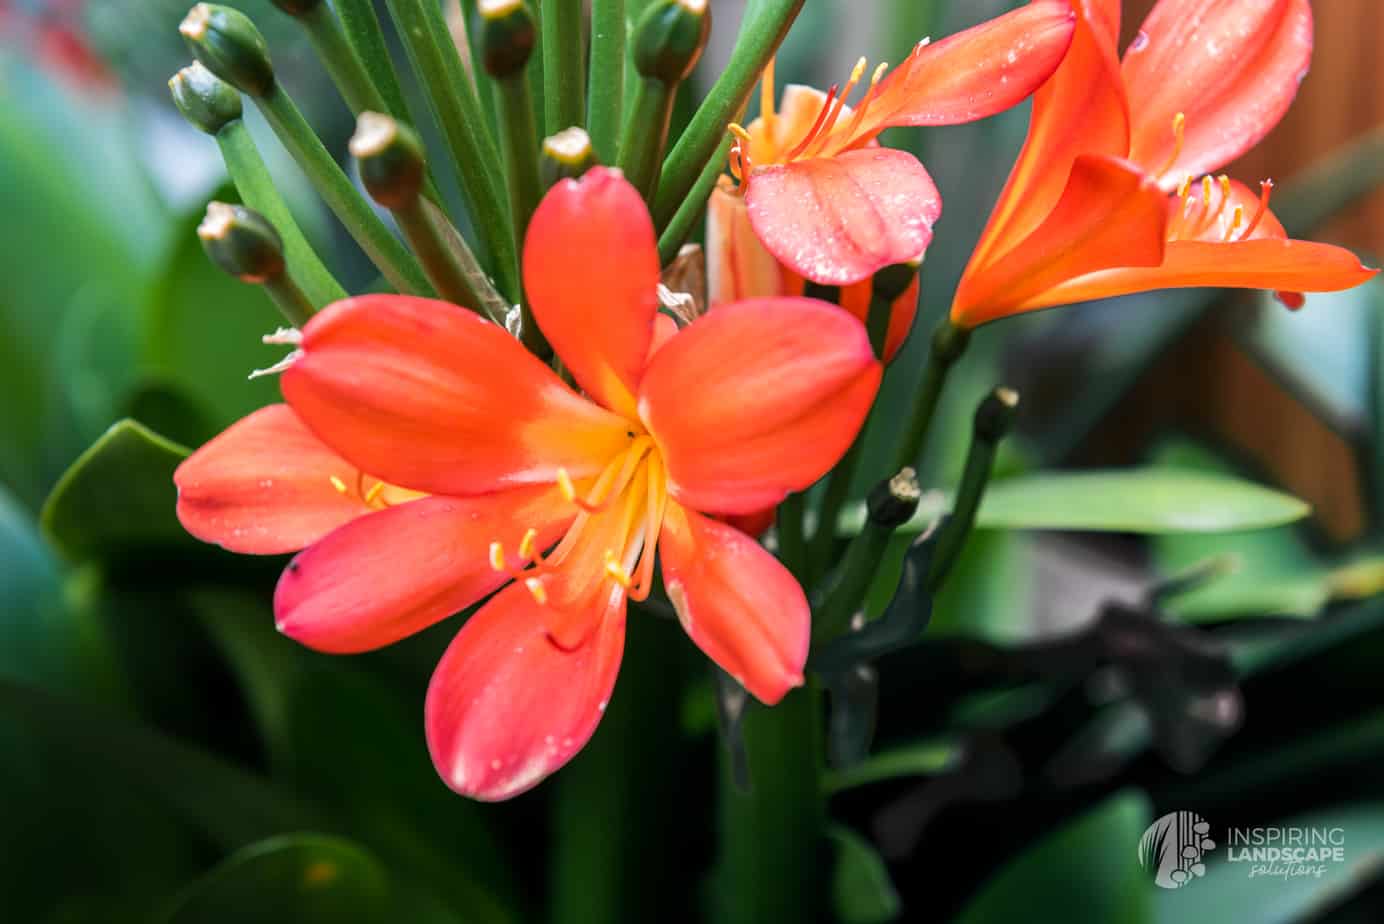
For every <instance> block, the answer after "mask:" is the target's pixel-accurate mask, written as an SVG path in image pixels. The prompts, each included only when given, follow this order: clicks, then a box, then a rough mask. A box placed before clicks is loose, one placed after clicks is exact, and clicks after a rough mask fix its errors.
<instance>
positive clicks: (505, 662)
mask: <svg viewBox="0 0 1384 924" xmlns="http://www.w3.org/2000/svg"><path fill="white" fill-rule="evenodd" d="M540 610H541V606H540V604H539V603H537V602H536V601H535V600H534V599H533V596H532V595H531V594H530V593H529V592H528V591H527V590H526V589H525V588H524V587H523V585H521V584H515V585H512V586H510V587H507V588H505V589H504V590H503V591H501V592H500V593H499V594H497V595H496V596H495V598H494V599H493V600H491V601H490V602H489V603H487V604H486V605H485V606H484V607H482V608H481V609H480V611H479V612H477V613H476V615H474V616H472V617H471V619H470V620H469V621H468V622H467V623H466V625H465V626H463V627H462V629H461V632H459V633H458V634H457V637H456V639H454V640H453V642H452V644H451V646H450V647H449V648H448V649H447V653H446V654H444V655H443V656H442V661H441V663H439V664H438V666H437V670H436V671H435V672H434V673H433V677H432V683H431V684H430V685H429V686H428V698H427V705H426V707H425V711H424V724H425V727H426V729H427V736H428V750H429V751H430V752H431V753H432V759H433V764H434V766H436V767H437V772H438V775H440V776H441V777H442V779H443V781H444V782H445V783H446V784H447V785H448V786H450V787H451V788H452V789H454V790H456V791H457V792H459V793H461V794H462V795H465V796H470V797H471V798H473V799H481V800H484V801H488V802H493V801H498V800H501V799H508V798H510V797H512V796H516V795H518V794H519V793H521V792H524V791H525V790H527V789H531V788H532V787H534V786H536V785H537V784H538V783H539V782H541V781H542V780H543V778H544V777H546V776H548V774H550V773H552V772H553V771H554V770H557V769H558V768H559V767H561V766H562V765H563V764H565V763H567V761H569V760H571V759H572V757H573V755H575V754H576V753H577V751H579V750H581V748H582V746H583V745H585V744H586V742H587V741H588V740H589V739H590V738H591V735H592V733H593V732H594V731H595V730H596V725H597V724H598V723H599V722H600V720H601V715H602V714H603V713H604V712H605V708H606V703H607V702H609V700H610V694H611V690H612V689H613V688H614V686H615V675H616V673H617V672H618V671H619V668H620V656H621V654H622V652H623V649H624V642H625V595H624V593H623V591H621V590H620V588H619V587H616V588H615V589H614V590H613V591H612V592H611V594H610V596H609V599H608V600H607V601H606V607H605V611H604V612H603V613H602V614H601V616H600V618H599V621H598V626H597V628H596V630H595V632H594V633H593V634H592V636H591V637H590V638H589V639H588V640H587V642H586V644H584V645H582V646H581V647H580V648H577V649H575V650H572V651H565V650H563V649H561V648H558V647H557V646H556V645H554V644H553V643H552V642H550V641H549V640H548V637H547V633H546V629H545V628H544V623H543V614H542V613H541V612H540Z"/></svg>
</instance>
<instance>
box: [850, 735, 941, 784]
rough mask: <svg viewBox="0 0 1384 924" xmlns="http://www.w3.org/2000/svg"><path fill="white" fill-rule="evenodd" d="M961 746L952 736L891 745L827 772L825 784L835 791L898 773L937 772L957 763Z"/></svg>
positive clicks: (910, 774) (930, 773)
mask: <svg viewBox="0 0 1384 924" xmlns="http://www.w3.org/2000/svg"><path fill="white" fill-rule="evenodd" d="M962 748H963V746H962V744H961V742H960V741H958V740H955V739H951V738H942V739H938V740H936V741H925V742H920V743H918V744H912V745H907V746H904V747H898V748H893V749H891V750H888V751H883V752H881V753H879V754H875V755H874V756H873V757H869V758H867V759H865V760H863V761H861V762H860V763H858V764H856V765H855V766H854V767H850V768H848V769H845V770H836V771H831V772H828V773H827V776H826V781H825V784H824V785H825V786H826V789H827V791H828V792H833V793H834V792H840V791H842V790H844V789H853V788H855V787H857V786H866V785H869V784H870V783H879V782H883V781H884V780H896V779H899V778H900V777H915V776H937V775H939V774H942V773H946V772H948V771H950V770H953V769H955V768H956V767H957V766H959V765H960V763H961V760H962V757H963V750H962Z"/></svg>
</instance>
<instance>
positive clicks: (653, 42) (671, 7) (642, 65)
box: [634, 0, 711, 86]
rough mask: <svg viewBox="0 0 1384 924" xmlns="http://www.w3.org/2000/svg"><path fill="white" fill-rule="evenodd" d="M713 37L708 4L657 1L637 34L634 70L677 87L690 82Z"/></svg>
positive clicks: (684, 0) (685, 0)
mask: <svg viewBox="0 0 1384 924" xmlns="http://www.w3.org/2000/svg"><path fill="white" fill-rule="evenodd" d="M710 35H711V11H710V10H709V9H707V0H658V2H656V3H653V4H652V5H650V6H649V7H648V8H646V9H645V11H644V15H643V16H641V17H640V19H639V24H638V25H637V26H636V27H635V30H634V68H635V70H637V71H638V72H639V73H640V74H641V75H643V76H645V77H649V78H651V79H654V80H658V81H660V82H662V83H663V84H665V85H667V86H675V85H677V84H679V83H681V82H682V81H684V80H686V79H687V76H688V75H689V74H691V73H692V69H693V68H694V67H696V66H697V60H698V59H699V58H701V56H702V49H704V48H705V47H706V42H707V39H708V38H709V37H710Z"/></svg>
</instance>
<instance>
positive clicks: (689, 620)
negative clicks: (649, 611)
mask: <svg viewBox="0 0 1384 924" xmlns="http://www.w3.org/2000/svg"><path fill="white" fill-rule="evenodd" d="M659 551H660V553H661V554H662V556H663V581H664V585H665V586H666V587H667V588H668V599H669V600H671V601H672V602H673V607H674V608H675V609H676V610H677V613H678V620H679V621H680V622H681V623H682V627H683V628H684V629H685V630H687V634H688V636H689V637H690V638H691V639H692V641H693V642H695V643H696V645H697V647H698V648H700V649H701V650H702V651H704V652H706V655H707V657H709V658H711V660H713V661H715V662H716V663H717V664H718V665H719V666H720V667H721V669H722V670H724V671H725V672H726V673H728V674H730V675H731V676H732V677H734V678H735V679H736V680H737V681H739V682H740V683H741V684H742V685H743V686H744V687H745V689H747V690H749V691H750V692H751V693H753V694H754V695H755V697H756V698H758V699H759V700H760V701H762V702H764V703H766V704H768V705H770V706H772V705H774V704H775V703H777V702H778V701H779V700H780V699H782V698H783V695H784V694H785V693H787V692H788V691H789V690H791V689H792V688H793V687H796V686H798V685H800V684H801V683H802V682H803V665H804V664H805V663H806V662H807V649H808V644H809V642H810V640H811V635H812V616H811V611H810V609H809V608H808V604H807V597H806V595H804V594H803V590H802V588H801V587H800V586H799V585H798V582H797V581H796V580H795V579H794V578H793V575H791V574H789V573H788V570H787V569H786V568H784V567H783V565H781V564H779V561H778V559H776V558H774V556H772V555H770V554H769V553H768V552H766V551H765V550H764V548H763V547H762V546H760V544H759V543H757V542H755V541H754V540H753V539H751V538H750V537H748V536H746V535H745V534H744V533H742V532H740V531H739V530H737V529H735V528H734V527H731V526H728V525H727V524H725V523H721V522H718V521H716V520H712V519H708V518H707V517H704V516H702V515H701V514H699V513H697V512H696V511H693V510H687V509H685V508H683V507H682V506H681V505H679V504H677V503H672V504H669V508H668V513H667V515H666V517H665V519H664V527H663V534H662V537H661V538H660V540H659Z"/></svg>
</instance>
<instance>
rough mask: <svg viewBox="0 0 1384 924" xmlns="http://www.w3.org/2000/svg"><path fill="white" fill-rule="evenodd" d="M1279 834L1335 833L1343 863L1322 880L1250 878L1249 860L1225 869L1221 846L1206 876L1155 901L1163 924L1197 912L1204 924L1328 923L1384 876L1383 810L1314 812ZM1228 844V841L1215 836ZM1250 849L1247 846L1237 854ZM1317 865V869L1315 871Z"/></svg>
mask: <svg viewBox="0 0 1384 924" xmlns="http://www.w3.org/2000/svg"><path fill="white" fill-rule="evenodd" d="M1211 821H1212V831H1213V832H1215V833H1218V834H1222V835H1228V828H1229V825H1224V824H1218V823H1217V819H1214V818H1213V819H1211ZM1274 826H1275V827H1279V828H1305V829H1308V830H1327V831H1329V830H1331V829H1333V828H1339V829H1340V831H1341V834H1342V836H1343V839H1344V848H1345V859H1344V861H1343V862H1335V861H1328V862H1325V863H1323V864H1321V866H1322V867H1323V869H1322V874H1321V876H1319V877H1318V876H1292V877H1287V878H1285V877H1283V876H1265V875H1260V876H1256V877H1254V878H1250V871H1251V869H1252V867H1253V866H1254V865H1255V864H1254V863H1252V862H1249V861H1240V860H1237V861H1236V862H1234V863H1229V862H1226V860H1227V856H1228V854H1227V850H1228V849H1229V846H1230V845H1228V844H1226V843H1217V845H1216V849H1215V851H1214V852H1213V853H1212V855H1211V857H1210V860H1209V862H1208V863H1207V864H1206V875H1205V876H1204V877H1202V878H1201V879H1198V880H1197V881H1195V882H1192V883H1189V884H1188V885H1187V886H1186V887H1185V888H1182V889H1160V890H1158V895H1157V896H1156V898H1155V909H1156V912H1157V917H1156V920H1157V921H1158V924H1184V922H1185V921H1187V919H1188V909H1189V908H1192V907H1194V908H1195V909H1196V915H1197V919H1198V920H1205V921H1252V922H1254V924H1298V922H1304V924H1305V922H1308V921H1317V920H1322V915H1324V914H1325V913H1326V912H1327V911H1329V910H1330V909H1331V908H1334V907H1336V906H1337V905H1339V904H1341V903H1342V902H1344V901H1345V900H1346V899H1348V898H1349V897H1350V896H1351V895H1353V894H1354V893H1356V892H1358V891H1360V890H1361V889H1363V888H1365V887H1366V886H1368V885H1370V883H1372V882H1374V881H1375V880H1376V879H1378V878H1379V875H1380V873H1381V872H1384V865H1381V863H1380V858H1381V857H1382V856H1384V803H1380V802H1368V803H1360V804H1356V805H1348V806H1342V807H1340V808H1334V809H1328V810H1325V811H1320V812H1314V813H1312V814H1310V815H1304V816H1298V817H1296V818H1288V819H1283V820H1280V821H1277V822H1275V825H1274ZM1213 837H1215V840H1217V841H1218V842H1219V841H1222V840H1223V837H1220V836H1215V834H1213ZM1241 849H1244V845H1240V846H1239V847H1237V848H1236V850H1237V852H1238V850H1241ZM1311 865H1315V864H1311Z"/></svg>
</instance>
